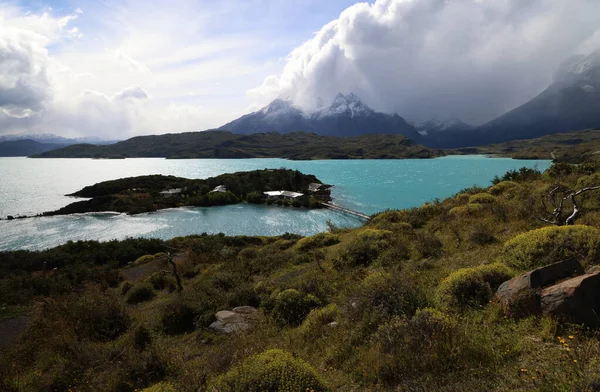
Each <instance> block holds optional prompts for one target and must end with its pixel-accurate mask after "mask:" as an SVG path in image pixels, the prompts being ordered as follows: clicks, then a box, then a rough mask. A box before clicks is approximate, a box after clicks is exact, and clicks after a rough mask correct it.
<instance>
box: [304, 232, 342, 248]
mask: <svg viewBox="0 0 600 392" xmlns="http://www.w3.org/2000/svg"><path fill="white" fill-rule="evenodd" d="M339 242H340V237H338V236H337V235H335V234H332V233H328V232H323V233H319V234H317V235H314V236H312V237H305V238H302V239H301V240H300V241H298V243H297V244H296V246H295V249H296V250H300V251H307V250H312V249H317V248H325V247H327V246H332V245H335V244H339Z"/></svg>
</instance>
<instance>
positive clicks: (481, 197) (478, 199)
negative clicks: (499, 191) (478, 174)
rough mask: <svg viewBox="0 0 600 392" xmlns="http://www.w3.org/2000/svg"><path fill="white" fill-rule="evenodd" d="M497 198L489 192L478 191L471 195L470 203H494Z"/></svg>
mask: <svg viewBox="0 0 600 392" xmlns="http://www.w3.org/2000/svg"><path fill="white" fill-rule="evenodd" d="M495 201H496V198H495V197H494V196H492V195H490V194H489V193H477V194H475V195H472V196H471V197H469V204H492V203H494V202H495Z"/></svg>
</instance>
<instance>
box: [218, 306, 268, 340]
mask: <svg viewBox="0 0 600 392" xmlns="http://www.w3.org/2000/svg"><path fill="white" fill-rule="evenodd" d="M256 312H257V310H256V309H255V308H253V307H252V306H240V307H237V308H233V309H232V310H221V311H219V312H217V313H216V314H215V317H216V318H217V321H215V322H214V323H212V324H211V325H210V326H209V328H210V329H212V330H213V331H216V332H222V333H226V334H231V333H235V332H241V331H245V330H247V329H248V328H250V327H251V326H252V321H253V320H254V319H255V318H256Z"/></svg>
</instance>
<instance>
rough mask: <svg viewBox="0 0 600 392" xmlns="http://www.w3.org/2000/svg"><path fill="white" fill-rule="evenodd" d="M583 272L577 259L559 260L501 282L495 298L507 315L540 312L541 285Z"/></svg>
mask: <svg viewBox="0 0 600 392" xmlns="http://www.w3.org/2000/svg"><path fill="white" fill-rule="evenodd" d="M583 273H584V270H583V267H582V266H581V264H580V263H579V262H578V261H577V260H575V259H567V260H564V261H560V262H558V263H554V264H550V265H547V266H544V267H541V268H538V269H535V270H533V271H529V272H527V273H525V274H523V275H520V276H517V277H515V278H512V279H511V280H508V281H506V282H504V283H502V284H501V285H500V287H498V290H497V291H496V299H497V300H498V302H499V303H500V304H501V305H502V308H503V310H504V313H505V314H506V315H507V316H511V317H524V316H528V315H534V314H540V313H542V307H541V302H540V291H541V289H542V288H543V287H547V286H550V285H552V284H554V283H556V282H558V281H560V280H563V279H566V278H570V277H573V276H577V275H581V274H583Z"/></svg>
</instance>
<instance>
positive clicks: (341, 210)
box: [321, 202, 371, 220]
mask: <svg viewBox="0 0 600 392" xmlns="http://www.w3.org/2000/svg"><path fill="white" fill-rule="evenodd" d="M321 204H322V205H323V206H325V207H327V208H330V209H332V210H335V211H339V212H344V213H346V214H350V215H354V216H356V217H358V218H361V219H365V220H370V219H371V217H370V216H369V215H367V214H363V213H362V212H358V211H353V210H351V209H349V208H345V207H341V206H338V205H335V204H331V203H326V202H321Z"/></svg>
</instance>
